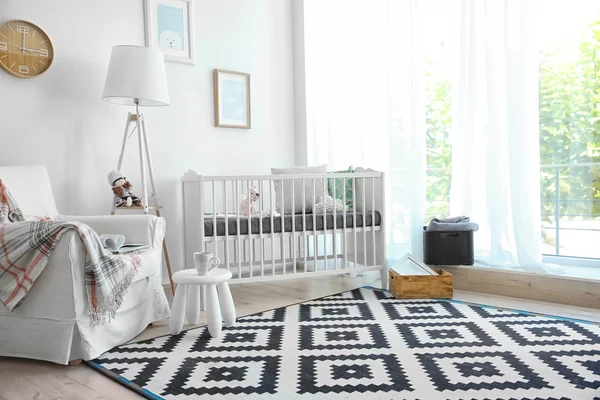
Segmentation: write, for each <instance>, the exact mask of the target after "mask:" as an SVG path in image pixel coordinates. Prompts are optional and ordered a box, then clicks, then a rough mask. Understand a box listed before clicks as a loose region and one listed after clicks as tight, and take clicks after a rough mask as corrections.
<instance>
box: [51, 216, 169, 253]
mask: <svg viewBox="0 0 600 400" xmlns="http://www.w3.org/2000/svg"><path fill="white" fill-rule="evenodd" d="M58 219H61V220H71V221H80V222H83V223H84V224H86V225H88V226H89V227H90V228H92V229H93V230H94V231H96V233H98V234H99V235H101V234H103V233H104V234H111V233H112V234H121V235H125V238H126V240H127V243H136V244H150V245H152V247H153V248H160V246H162V241H163V239H164V237H165V229H166V224H165V219H164V218H162V217H157V216H154V215H98V216H73V215H60V216H59V217H58Z"/></svg>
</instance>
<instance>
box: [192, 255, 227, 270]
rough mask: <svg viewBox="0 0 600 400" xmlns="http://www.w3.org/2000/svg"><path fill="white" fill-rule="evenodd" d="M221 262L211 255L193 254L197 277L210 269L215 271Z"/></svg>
mask: <svg viewBox="0 0 600 400" xmlns="http://www.w3.org/2000/svg"><path fill="white" fill-rule="evenodd" d="M220 263H221V260H219V257H214V256H213V253H209V252H206V251H203V252H197V253H194V264H195V265H196V271H198V275H206V274H208V272H209V271H210V270H212V269H215V268H216V267H217V266H218V265H219V264H220Z"/></svg>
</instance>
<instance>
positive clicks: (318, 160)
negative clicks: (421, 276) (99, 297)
mask: <svg viewBox="0 0 600 400" xmlns="http://www.w3.org/2000/svg"><path fill="white" fill-rule="evenodd" d="M441 4H442V0H437V1H436V0H304V34H305V68H306V77H305V78H306V110H307V117H306V122H307V160H308V162H309V164H313V165H316V164H322V163H327V164H329V169H330V170H336V169H345V168H347V167H348V166H349V165H354V166H362V167H370V168H374V169H377V170H382V171H385V172H386V173H387V179H388V182H387V188H388V190H387V195H388V197H389V198H388V199H387V202H386V204H387V211H388V213H387V217H388V220H387V223H388V227H389V228H388V233H389V235H390V237H389V243H390V245H389V246H388V249H390V254H389V255H388V256H389V257H391V258H395V257H398V256H402V255H403V254H404V253H405V252H412V254H413V255H415V256H417V257H419V258H420V257H422V226H423V223H424V222H425V221H424V220H425V208H426V175H427V170H426V133H427V132H426V130H427V126H426V115H425V110H426V104H425V100H426V99H425V87H424V79H425V62H424V42H425V41H427V40H428V38H430V36H431V35H430V33H431V32H430V31H429V30H430V29H431V28H430V27H429V26H427V24H426V23H429V24H431V22H430V21H431V18H430V17H431V13H432V10H435V9H436V7H437V8H439V7H440V6H441ZM443 4H444V7H448V6H449V7H450V8H451V9H452V10H453V11H456V12H455V13H452V12H450V13H448V15H447V17H445V18H451V19H452V20H453V21H454V22H455V25H454V26H455V27H456V29H455V32H456V35H450V36H449V37H448V38H447V40H445V45H447V46H450V48H452V49H453V51H445V53H449V56H450V59H449V60H447V61H448V63H447V66H448V68H452V69H453V70H455V71H457V78H456V79H455V82H453V87H454V92H453V107H454V113H453V114H454V115H453V137H452V140H453V148H452V151H453V159H452V163H453V165H452V176H453V178H452V185H451V199H450V200H451V212H452V214H466V215H470V216H471V217H472V218H473V220H474V221H476V222H478V223H479V224H480V225H481V230H480V232H477V234H476V246H477V249H476V250H477V251H476V254H477V256H478V258H479V259H480V260H483V261H485V262H488V263H490V264H506V265H516V264H522V265H527V266H530V267H531V268H536V267H537V265H539V262H540V261H541V251H540V244H539V239H540V218H539V217H540V198H539V185H540V181H539V143H538V140H539V138H538V111H537V106H538V104H537V96H538V95H537V82H538V80H537V59H536V57H537V49H536V47H535V43H534V42H533V39H534V38H535V34H533V32H532V30H533V29H535V25H534V24H532V21H533V20H534V18H533V15H532V12H531V7H532V0H463V1H462V2H460V1H452V3H449V2H446V1H444V2H443ZM438 14H439V12H438ZM428 21H429V22H428ZM454 49H456V50H455V51H454Z"/></svg>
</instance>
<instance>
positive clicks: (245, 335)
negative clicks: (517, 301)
mask: <svg viewBox="0 0 600 400" xmlns="http://www.w3.org/2000/svg"><path fill="white" fill-rule="evenodd" d="M92 366H94V367H95V368H98V369H100V370H102V371H104V372H106V373H108V374H109V375H110V374H112V375H113V377H116V378H125V379H126V380H128V381H129V382H131V383H129V384H128V385H129V386H130V387H133V386H137V387H138V390H140V393H141V394H143V395H145V396H147V397H150V398H152V397H151V395H149V393H152V394H154V395H155V396H156V397H154V398H158V397H159V396H160V397H163V398H165V399H191V398H215V399H217V398H224V399H229V398H261V399H281V398H285V399H294V398H299V399H301V398H307V399H308V398H309V399H348V398H361V399H391V398H393V399H407V400H414V399H446V398H449V399H450V398H451V399H552V398H556V396H557V394H558V393H560V395H559V397H562V398H576V399H593V398H600V327H599V326H598V325H597V324H591V323H585V322H581V321H570V320H565V319H562V318H557V317H546V316H538V315H533V314H527V313H518V312H514V311H510V310H499V309H494V308H490V307H483V306H477V305H469V304H464V303H460V302H453V301H444V300H417V301H415V300H411V301H402V300H396V299H393V298H391V297H390V295H389V293H387V292H383V291H377V290H372V289H367V288H363V289H356V290H353V291H350V292H346V293H341V294H338V295H334V296H330V297H326V298H322V299H317V300H313V301H309V302H305V303H303V304H297V305H292V306H289V307H284V308H280V309H277V310H273V311H266V312H264V313H259V314H255V315H253V316H249V317H245V318H240V319H239V320H238V322H237V324H236V325H235V326H233V327H225V328H224V329H223V334H222V336H221V337H220V338H218V339H213V338H211V337H210V336H209V335H208V332H207V331H206V328H198V329H192V330H188V331H185V332H182V333H181V334H180V335H178V336H175V337H169V336H167V337H160V338H155V339H150V340H145V341H143V342H138V343H135V344H130V345H125V346H120V347H119V348H116V349H114V350H111V351H110V352H108V353H106V354H104V355H103V356H102V357H101V358H99V359H98V360H95V363H92ZM121 382H122V383H123V379H121Z"/></svg>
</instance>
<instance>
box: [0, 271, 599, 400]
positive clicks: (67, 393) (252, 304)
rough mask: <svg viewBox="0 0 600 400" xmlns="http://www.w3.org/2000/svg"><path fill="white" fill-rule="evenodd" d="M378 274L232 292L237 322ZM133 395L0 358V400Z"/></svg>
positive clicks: (76, 370)
mask: <svg viewBox="0 0 600 400" xmlns="http://www.w3.org/2000/svg"><path fill="white" fill-rule="evenodd" d="M378 276H379V274H378V273H372V274H368V275H367V276H365V277H364V278H361V277H358V278H355V279H353V278H349V277H320V278H316V279H303V280H295V281H278V282H274V283H255V284H245V285H234V286H232V293H233V297H234V300H235V305H236V310H237V313H238V315H239V316H243V315H248V314H252V313H255V312H259V311H264V310H268V309H272V308H277V307H282V306H286V305H290V304H294V303H299V302H303V301H306V300H310V299H314V298H318V297H322V296H326V295H329V294H334V293H340V292H342V291H345V290H349V289H354V288H356V287H360V286H363V285H372V286H379V280H378ZM454 298H455V299H458V300H463V301H468V302H473V303H481V304H488V305H491V306H497V307H505V308H515V309H521V310H526V311H531V312H538V313H543V314H551V315H560V316H564V317H571V318H580V319H587V320H594V321H597V322H600V312H598V310H597V309H591V308H584V307H574V306H564V305H560V304H554V303H547V302H541V301H533V300H522V299H516V298H511V297H503V296H497V295H488V294H483V293H476V292H465V291H455V296H454ZM166 333H167V325H166V324H165V323H158V324H154V325H153V326H152V327H149V328H148V329H146V330H145V331H144V332H143V333H142V334H141V335H140V336H138V337H137V338H135V339H134V340H133V341H137V340H143V339H147V338H151V337H155V336H160V335H164V334H166ZM138 398H140V397H139V396H138V395H136V394H135V393H133V392H131V391H130V390H128V389H126V388H124V387H123V386H121V385H119V384H117V383H115V382H113V381H112V380H110V379H108V378H106V377H104V376H103V375H101V374H100V373H98V372H95V371H94V370H92V369H91V368H89V367H87V366H85V365H80V366H77V367H67V366H61V365H56V364H51V363H47V362H41V361H32V360H23V359H16V358H2V357H0V400H28V399H32V400H33V399H35V400H50V399H61V400H62V399H64V400H71V399H82V400H88V399H119V400H128V399H138Z"/></svg>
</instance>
